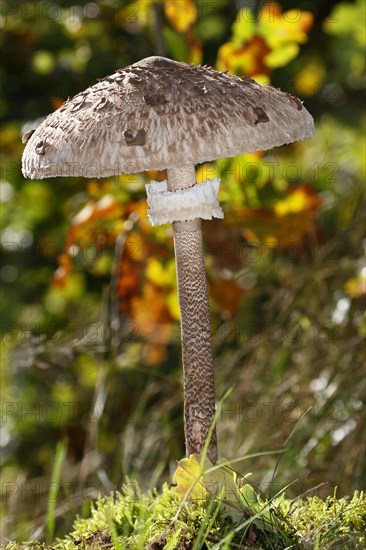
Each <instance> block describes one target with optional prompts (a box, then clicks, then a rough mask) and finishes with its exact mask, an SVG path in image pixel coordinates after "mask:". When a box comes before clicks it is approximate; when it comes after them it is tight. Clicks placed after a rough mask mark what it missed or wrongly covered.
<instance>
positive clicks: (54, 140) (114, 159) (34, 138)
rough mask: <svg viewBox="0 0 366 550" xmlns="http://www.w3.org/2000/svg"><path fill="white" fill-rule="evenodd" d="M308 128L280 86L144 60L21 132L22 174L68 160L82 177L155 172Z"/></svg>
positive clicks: (58, 170) (46, 172)
mask: <svg viewBox="0 0 366 550" xmlns="http://www.w3.org/2000/svg"><path fill="white" fill-rule="evenodd" d="M142 121H143V125H141V122H142ZM313 130H314V125H313V119H312V117H311V115H310V114H309V113H308V111H307V110H306V109H305V108H304V107H303V105H302V103H301V101H300V100H299V99H297V98H295V97H293V96H291V95H289V94H286V93H285V92H282V91H280V90H277V89H275V88H272V87H271V86H264V85H261V84H258V83H256V82H254V81H253V80H251V79H250V78H246V77H244V78H240V77H238V76H234V75H230V74H227V73H226V72H218V71H215V70H214V69H212V68H210V67H207V66H203V67H197V66H195V65H190V64H187V63H180V62H177V61H173V60H171V59H166V58H163V57H148V58H146V59H143V60H141V61H139V62H137V63H134V64H133V65H130V66H129V67H126V68H125V69H119V70H118V71H117V72H116V73H114V74H113V75H110V76H108V77H106V78H104V79H102V80H100V81H99V82H98V83H97V84H95V85H94V86H91V87H90V88H88V89H87V90H85V91H83V92H81V93H79V94H77V95H76V96H75V97H73V98H72V99H69V100H67V101H66V103H64V105H63V106H62V107H61V108H60V109H58V110H57V111H55V112H54V113H52V114H50V115H49V116H48V117H47V118H46V119H45V120H44V121H43V122H42V124H41V125H40V126H39V127H38V128H37V129H36V131H35V132H34V133H33V134H32V135H31V134H30V133H28V134H29V135H28V136H27V140H28V143H27V145H26V148H25V151H24V155H23V173H24V175H25V176H28V177H31V178H42V177H52V176H66V175H68V163H70V162H71V163H72V164H73V167H74V172H73V175H83V176H85V177H106V176H111V175H116V174H121V173H124V172H128V171H129V170H130V169H131V165H133V167H134V170H135V171H139V172H140V171H144V170H162V169H165V168H171V167H174V166H177V165H179V164H181V163H182V162H183V161H184V163H185V164H188V163H191V164H197V163H200V162H204V161H210V160H214V159H217V158H221V157H228V156H235V155H237V154H240V153H245V152H253V151H257V150H260V149H270V148H271V147H275V146H278V145H282V144H284V143H290V142H292V141H296V140H301V139H304V138H305V137H307V136H309V135H311V134H312V133H313ZM121 137H122V139H121ZM41 141H43V142H44V143H45V144H46V143H47V146H40V145H39V143H40V142H41ZM96 158H98V163H97V164H98V168H97V164H96V163H95V159H96ZM78 166H79V168H77V167H78Z"/></svg>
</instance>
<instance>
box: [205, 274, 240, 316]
mask: <svg viewBox="0 0 366 550" xmlns="http://www.w3.org/2000/svg"><path fill="white" fill-rule="evenodd" d="M209 293H210V296H212V298H213V299H214V300H215V302H216V304H217V305H218V306H219V307H220V310H221V311H224V312H227V313H230V315H235V313H236V312H237V311H238V310H239V309H240V298H241V297H242V296H243V294H245V290H244V289H243V288H241V287H240V286H239V285H238V283H237V282H236V281H235V280H234V279H219V280H218V281H215V282H209Z"/></svg>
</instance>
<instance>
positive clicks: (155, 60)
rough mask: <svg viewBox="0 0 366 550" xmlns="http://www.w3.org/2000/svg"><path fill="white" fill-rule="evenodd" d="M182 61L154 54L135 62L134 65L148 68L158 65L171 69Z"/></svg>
mask: <svg viewBox="0 0 366 550" xmlns="http://www.w3.org/2000/svg"><path fill="white" fill-rule="evenodd" d="M177 65H178V66H179V65H180V63H179V62H177V61H173V59H168V58H166V57H160V56H159V55H152V56H151V57H146V58H145V59H141V61H137V63H134V64H133V66H134V67H144V68H146V69H154V68H156V67H162V68H165V69H170V68H172V67H177Z"/></svg>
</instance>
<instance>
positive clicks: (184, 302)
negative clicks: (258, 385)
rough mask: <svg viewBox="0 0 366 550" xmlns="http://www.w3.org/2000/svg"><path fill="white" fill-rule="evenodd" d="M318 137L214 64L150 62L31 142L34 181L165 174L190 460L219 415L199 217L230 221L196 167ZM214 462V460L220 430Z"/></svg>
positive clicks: (277, 100)
mask: <svg viewBox="0 0 366 550" xmlns="http://www.w3.org/2000/svg"><path fill="white" fill-rule="evenodd" d="M313 131H314V123H313V119H312V117H311V115H310V114H309V113H308V111H307V110H306V109H305V108H304V107H303V105H302V102H301V101H300V100H299V99H297V98H296V97H293V96H291V95H289V94H287V93H284V92H282V91H280V90H278V89H275V88H272V87H271V86H264V85H260V84H258V83H256V82H255V81H253V80H251V79H250V78H246V77H244V78H240V77H237V76H233V75H229V74H227V73H226V72H218V71H215V70H214V69H212V68H210V67H207V66H196V65H191V64H186V63H181V62H177V61H173V60H171V59H166V58H163V57H148V58H146V59H143V60H141V61H139V62H137V63H134V64H133V65H130V66H128V67H126V68H124V69H120V70H118V71H117V72H116V73H114V74H113V75H111V76H108V77H106V78H104V79H102V80H101V81H99V82H98V83H97V84H95V85H94V86H91V87H90V88H88V89H87V90H85V91H83V92H81V93H79V94H77V95H76V96H75V97H73V98H72V99H71V100H67V101H66V102H65V103H64V104H63V105H62V107H61V108H59V109H58V110H57V111H55V112H54V113H52V114H50V115H49V116H48V117H47V118H46V119H45V120H44V121H43V122H42V123H41V125H40V126H39V127H38V128H37V129H36V130H35V131H34V132H32V133H31V132H29V133H28V135H27V136H26V137H25V140H26V141H27V145H26V147H25V150H24V154H23V159H22V169H23V174H24V176H26V177H30V178H47V177H54V176H84V177H97V178H99V177H108V176H112V175H118V174H122V173H136V172H141V171H145V170H162V169H165V168H166V169H167V170H168V171H167V173H168V180H167V181H165V182H152V183H151V184H149V185H147V186H146V188H147V196H148V203H149V206H150V210H149V211H148V215H149V217H150V219H151V221H152V223H153V224H155V223H158V224H161V223H167V222H171V223H172V225H173V234H174V246H175V256H176V268H177V279H178V294H179V306H180V313H181V331H182V354H183V369H184V420H185V440H186V452H187V455H189V454H191V453H200V452H201V451H202V449H203V446H204V443H205V439H206V438H207V436H208V433H209V429H210V425H211V423H212V420H213V417H214V413H215V390H214V369H213V359H212V345H211V331H210V312H209V305H208V294H207V283H206V276H205V268H204V258H203V249H202V234H201V219H212V217H218V218H222V217H223V213H222V210H221V208H220V206H219V204H218V201H217V194H218V187H219V180H218V179H214V180H207V181H206V182H204V183H202V184H196V178H195V167H194V165H195V164H197V163H200V162H204V161H210V160H214V159H218V158H222V157H229V156H235V155H237V154H239V153H245V152H246V153H248V152H252V151H257V150H263V149H270V148H272V147H275V146H278V145H282V144H285V143H290V142H292V141H296V140H302V139H304V138H306V137H307V136H310V135H311V134H312V133H313ZM208 457H209V458H210V460H211V462H212V463H215V462H216V460H217V443H216V432H215V430H214V431H213V432H212V436H211V440H210V443H209V447H208Z"/></svg>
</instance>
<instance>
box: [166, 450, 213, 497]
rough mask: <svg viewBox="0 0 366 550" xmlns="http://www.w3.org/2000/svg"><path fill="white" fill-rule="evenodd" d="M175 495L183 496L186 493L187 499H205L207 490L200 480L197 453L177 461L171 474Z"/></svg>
mask: <svg viewBox="0 0 366 550" xmlns="http://www.w3.org/2000/svg"><path fill="white" fill-rule="evenodd" d="M173 481H174V483H176V484H177V486H176V489H175V491H176V493H177V495H179V496H181V497H182V498H184V497H185V496H186V495H187V493H188V498H189V500H206V499H207V498H208V492H207V490H206V488H205V486H204V484H203V482H202V468H201V465H200V461H199V455H196V454H192V455H190V456H189V458H183V459H182V460H180V461H179V462H178V467H177V469H176V471H175V473H174V476H173Z"/></svg>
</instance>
